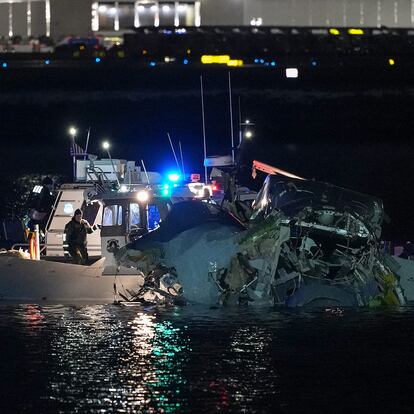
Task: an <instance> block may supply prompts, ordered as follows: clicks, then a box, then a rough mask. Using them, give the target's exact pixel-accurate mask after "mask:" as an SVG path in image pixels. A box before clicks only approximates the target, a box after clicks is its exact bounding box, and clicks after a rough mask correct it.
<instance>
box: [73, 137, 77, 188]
mask: <svg viewBox="0 0 414 414" xmlns="http://www.w3.org/2000/svg"><path fill="white" fill-rule="evenodd" d="M72 164H73V182H75V181H76V148H75V135H72Z"/></svg>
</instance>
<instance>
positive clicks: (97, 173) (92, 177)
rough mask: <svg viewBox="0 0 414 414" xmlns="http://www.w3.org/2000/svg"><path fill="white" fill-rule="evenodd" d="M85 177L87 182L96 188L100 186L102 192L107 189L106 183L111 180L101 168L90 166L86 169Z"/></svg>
mask: <svg viewBox="0 0 414 414" xmlns="http://www.w3.org/2000/svg"><path fill="white" fill-rule="evenodd" d="M86 175H87V176H88V181H91V182H94V183H95V185H97V186H101V187H102V190H103V191H105V190H107V189H109V185H108V183H110V182H111V180H110V179H109V178H108V176H107V175H106V173H105V172H104V171H103V170H102V168H100V167H96V166H95V165H91V166H89V167H88V168H87V169H86Z"/></svg>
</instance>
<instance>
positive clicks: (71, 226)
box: [64, 208, 95, 265]
mask: <svg viewBox="0 0 414 414" xmlns="http://www.w3.org/2000/svg"><path fill="white" fill-rule="evenodd" d="M94 227H95V226H94ZM94 227H92V226H91V225H90V224H89V223H88V222H87V221H86V220H84V219H83V218H82V210H80V209H79V208H78V209H77V210H76V211H75V214H74V215H73V217H72V220H71V221H69V223H67V224H66V226H65V238H64V240H65V244H66V245H67V246H68V252H69V254H70V256H71V257H72V262H73V263H74V264H82V265H85V264H87V263H88V249H87V235H88V234H91V233H93V231H94V230H95V228H94Z"/></svg>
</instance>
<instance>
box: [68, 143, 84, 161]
mask: <svg viewBox="0 0 414 414" xmlns="http://www.w3.org/2000/svg"><path fill="white" fill-rule="evenodd" d="M70 155H71V156H72V157H77V156H79V157H81V156H84V155H88V154H87V153H86V152H85V150H84V149H83V148H82V147H80V146H79V145H78V144H77V143H76V142H72V144H71V145H70Z"/></svg>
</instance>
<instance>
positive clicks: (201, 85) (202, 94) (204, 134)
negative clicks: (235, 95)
mask: <svg viewBox="0 0 414 414" xmlns="http://www.w3.org/2000/svg"><path fill="white" fill-rule="evenodd" d="M200 89H201V117H202V120H203V144H204V160H203V165H204V182H205V184H207V167H206V165H205V163H204V161H205V160H206V158H207V143H206V122H205V117H204V90H203V75H200Z"/></svg>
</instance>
